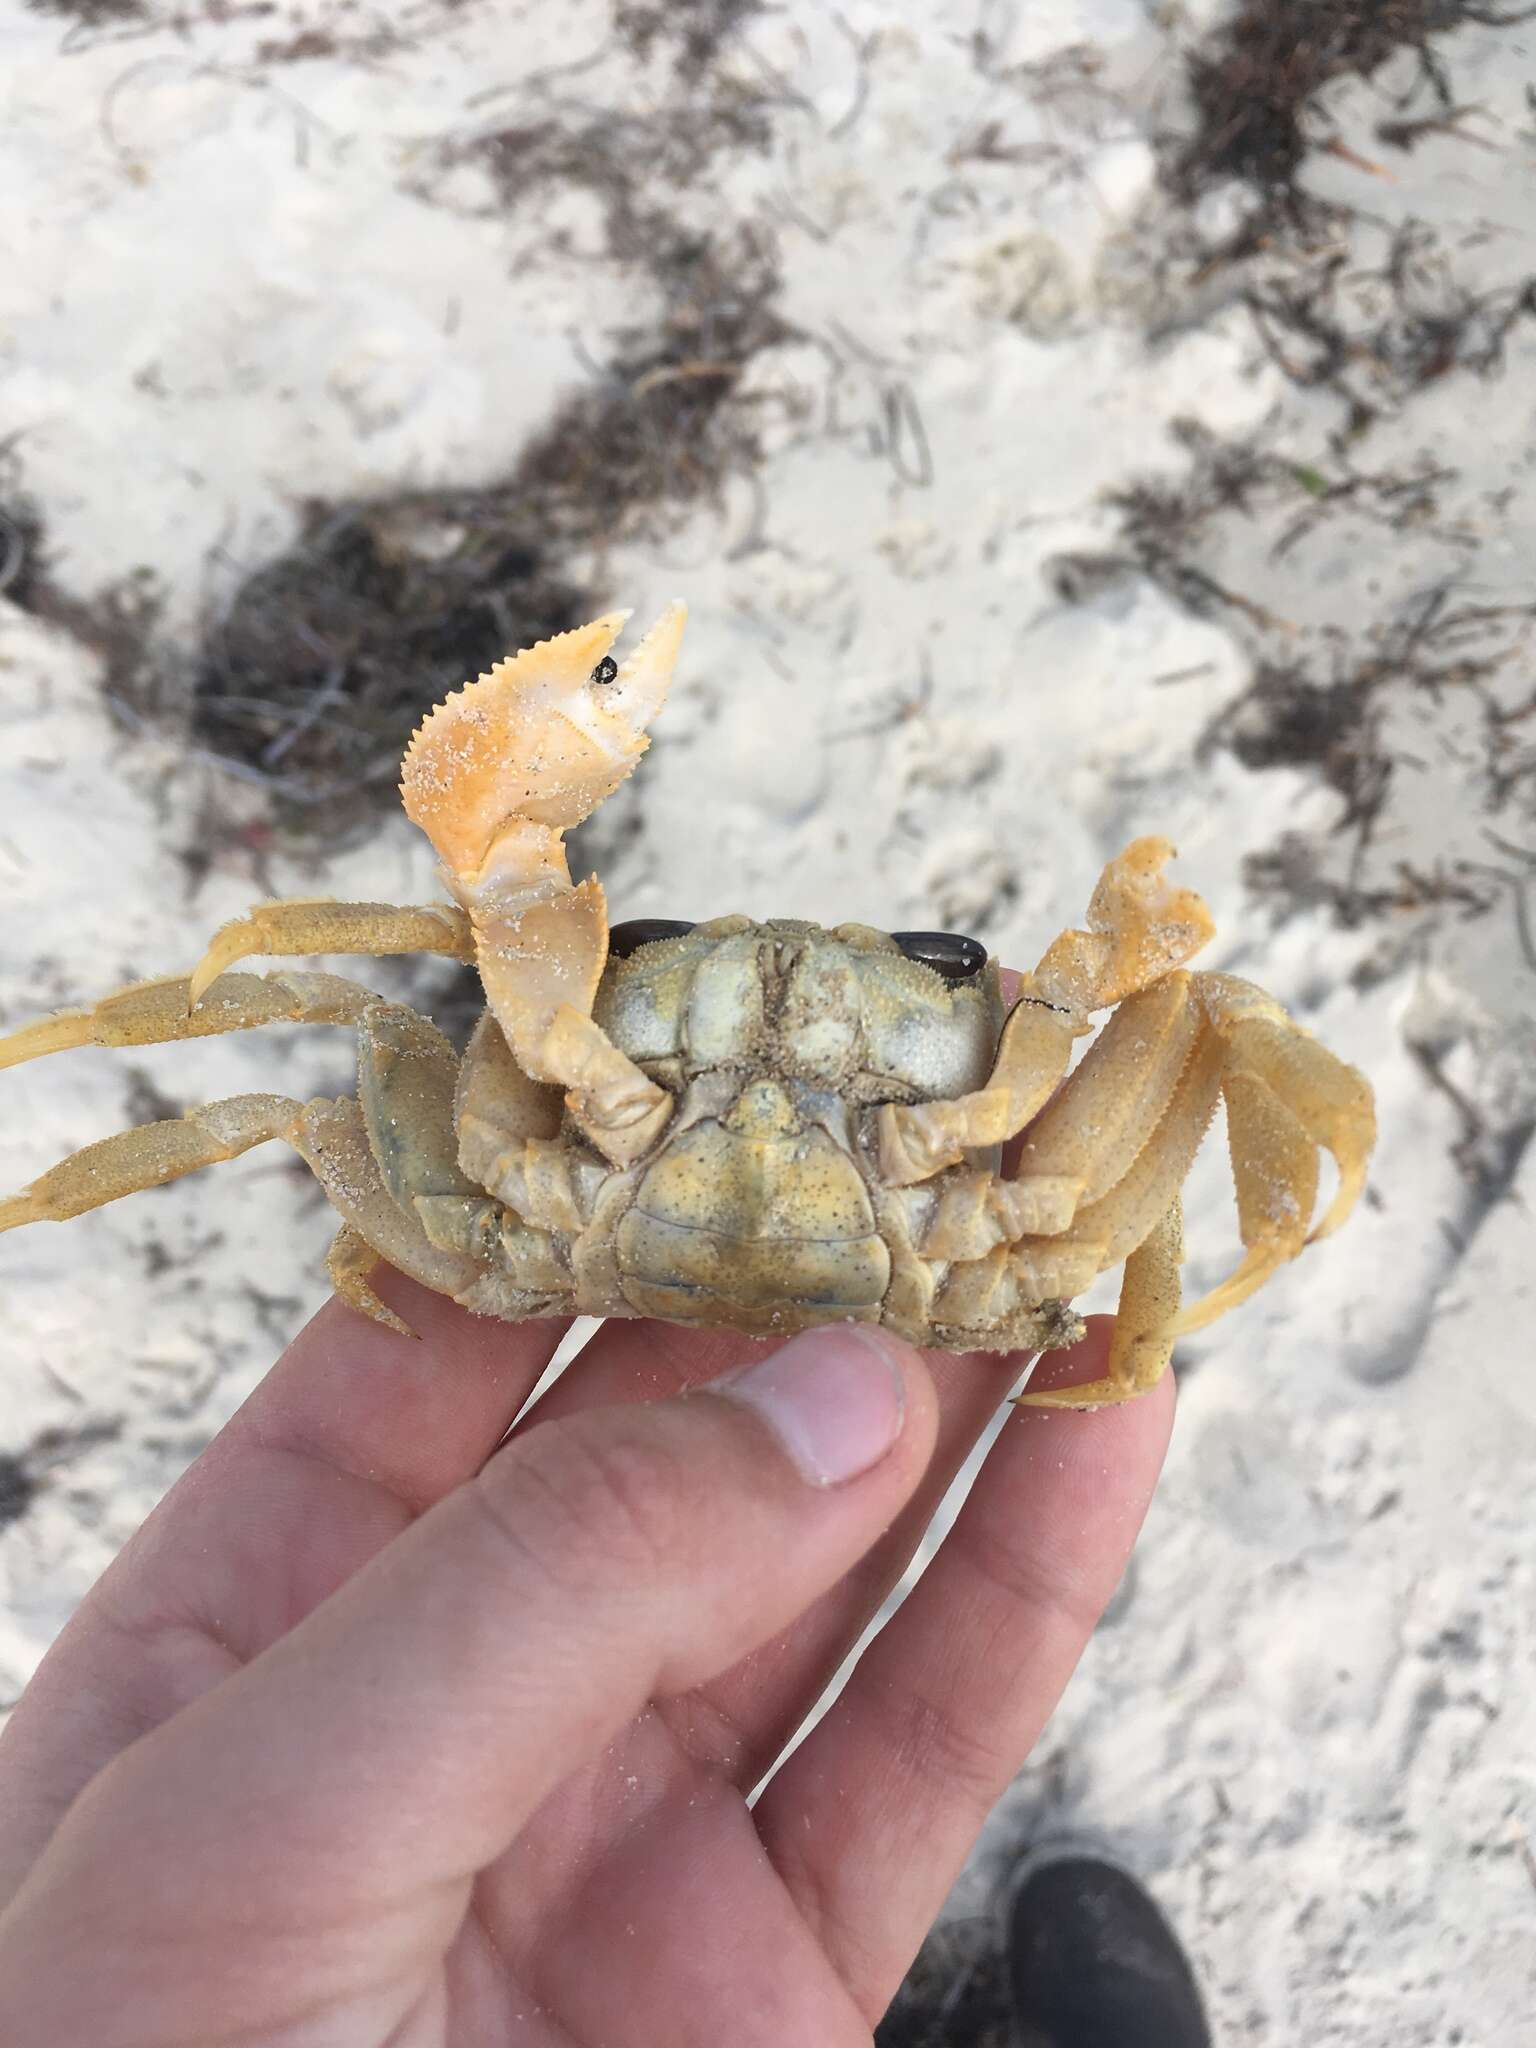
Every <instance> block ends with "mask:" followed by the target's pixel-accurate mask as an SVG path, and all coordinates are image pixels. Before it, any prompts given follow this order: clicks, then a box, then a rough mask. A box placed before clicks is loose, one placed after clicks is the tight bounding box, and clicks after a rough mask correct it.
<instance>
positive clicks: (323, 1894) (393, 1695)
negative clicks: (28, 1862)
mask: <svg viewBox="0 0 1536 2048" xmlns="http://www.w3.org/2000/svg"><path fill="white" fill-rule="evenodd" d="M934 1429H935V1400H934V1394H933V1389H932V1385H931V1382H930V1381H929V1378H928V1375H927V1372H926V1370H925V1368H924V1366H923V1363H922V1361H921V1359H920V1358H919V1356H918V1354H917V1353H916V1352H915V1351H912V1350H911V1349H910V1348H909V1347H907V1346H906V1345H904V1344H901V1343H899V1342H897V1341H896V1340H894V1339H892V1338H890V1337H888V1336H886V1335H885V1334H884V1333H883V1332H879V1331H876V1330H873V1329H870V1328H868V1327H865V1326H860V1325H851V1324H839V1325H829V1326H827V1327H825V1328H821V1329H817V1330H812V1331H808V1332H806V1333H805V1334H803V1335H801V1336H799V1337H796V1338H795V1339H794V1340H793V1341H792V1342H790V1343H788V1344H786V1345H785V1346H783V1347H782V1348H781V1349H780V1350H778V1351H776V1352H774V1353H772V1354H771V1355H770V1356H768V1357H767V1358H765V1359H763V1360H761V1361H760V1362H758V1363H756V1364H754V1365H753V1366H751V1367H750V1368H749V1369H748V1370H747V1371H746V1372H745V1373H742V1374H738V1375H736V1376H734V1377H732V1378H731V1379H729V1380H727V1381H724V1382H720V1383H717V1384H716V1385H715V1386H714V1387H713V1388H710V1389H705V1390H703V1391H699V1392H694V1393H689V1394H685V1395H682V1396H680V1397H677V1398H675V1399H672V1400H668V1401H658V1402H651V1403H640V1404H626V1405H622V1406H615V1407H609V1408H599V1409H588V1410H585V1411H583V1412H582V1413H580V1414H576V1415H572V1416H569V1417H566V1418H563V1419H561V1420H558V1421H553V1422H548V1423H545V1424H542V1425H539V1426H536V1427H534V1428H532V1429H530V1430H528V1431H527V1432H526V1433H524V1434H523V1435H522V1436H520V1437H518V1438H516V1439H514V1441H513V1442H512V1443H510V1444H509V1445H508V1446H507V1447H506V1448H504V1449H503V1450H502V1451H501V1452H500V1453H498V1455H497V1456H496V1457H495V1458H493V1459H492V1460H491V1462H490V1464H489V1465H488V1466H487V1467H486V1468H485V1469H484V1471H483V1472H482V1473H481V1474H480V1475H479V1476H478V1477H477V1478H476V1479H475V1480H473V1481H471V1482H470V1483H469V1484H467V1485H465V1486H463V1487H461V1488H459V1489H458V1491H457V1492H455V1493H453V1494H450V1495H449V1496H448V1497H447V1498H446V1499H444V1500H443V1501H441V1502H440V1503H439V1504H438V1505H437V1506H436V1507H434V1508H433V1509H431V1510H430V1511H429V1512H428V1513H427V1514H425V1515H424V1516H423V1517H422V1518H421V1519H420V1520H419V1521H418V1522H416V1523H415V1524H414V1525H413V1526H412V1527H411V1528H410V1529H409V1530H408V1531H407V1532H406V1533H405V1534H404V1535H402V1536H401V1537H399V1538H398V1539H397V1540H396V1541H395V1542H394V1543H392V1544H391V1545H390V1546H389V1547H388V1548H387V1549H386V1550H384V1551H383V1552H381V1553H380V1554H379V1555H378V1556H377V1557H376V1558H375V1559H374V1560H373V1561H372V1562H371V1563H370V1564H369V1565H367V1566H366V1567H364V1569H363V1570H362V1571H360V1572H359V1573H358V1574H357V1575H356V1576H355V1577H354V1578H353V1579H351V1580H349V1581H348V1583H347V1584H346V1585H345V1586H344V1587H342V1588H341V1589H340V1590H339V1591H338V1592H337V1593H335V1594H334V1595H333V1596H332V1597H331V1598H330V1599H329V1600H328V1601H326V1602H325V1603H324V1604H323V1605H322V1606H321V1607H319V1608H317V1609H316V1610H315V1611H314V1612H313V1613H312V1614H311V1615H310V1616H309V1617H308V1618H307V1619H306V1620H305V1621H304V1622H303V1623H301V1625H300V1626H299V1627H298V1628H296V1629H295V1630H293V1631H292V1633H291V1634H289V1635H288V1636H286V1637H284V1638H283V1639H282V1640H281V1641H280V1642H279V1643H277V1644H275V1645H274V1646H273V1647H272V1649H270V1650H269V1651H267V1652H266V1653H265V1654H264V1655H262V1656H261V1657H259V1658H258V1659H256V1661H255V1662H254V1663H252V1664H250V1665H248V1666H247V1667H246V1668H245V1669H244V1670H243V1671H241V1672H239V1673H238V1674H236V1675H235V1676H233V1677H232V1678H230V1679H227V1680H226V1681H225V1682H224V1683H223V1684H221V1685H220V1686H218V1687H216V1688H215V1689H214V1690H213V1691H212V1692H209V1693H207V1694H204V1695H203V1696H202V1697H201V1698H200V1699H198V1700H197V1701H195V1702H194V1703H193V1704H192V1705H190V1706H189V1707H187V1708H185V1709H184V1710H183V1711H182V1712H181V1713H180V1714H178V1715H177V1716H175V1717H174V1718H173V1719H172V1720H170V1721H168V1722H166V1723H165V1724H164V1725H163V1726H162V1727H161V1728H159V1729H157V1730H156V1731H155V1732H154V1733H153V1734H151V1735H149V1736H147V1737H145V1738H144V1739H143V1740H142V1741H140V1742H139V1743H137V1744H135V1745H134V1746H133V1747H132V1748H131V1749H129V1750H127V1751H125V1752H124V1753H123V1754H122V1755H121V1756H120V1757H119V1758H118V1759H117V1761H116V1762H115V1763H114V1764H112V1765H110V1766H109V1767H108V1768H107V1770H106V1771H104V1772H103V1773H102V1774H101V1776H100V1777H99V1778H98V1779H97V1780H96V1781H95V1782H94V1784H93V1785H92V1786H91V1787H90V1788H88V1790H87V1791H86V1792H85V1793H84V1794H83V1795H82V1797H81V1799H80V1800H79V1801H77V1803H76V1806H75V1808H74V1809H73V1810H72V1812H71V1814H70V1815H69V1816H68V1817H67V1818H66V1820H65V1821H64V1823H63V1825H62V1826H61V1828H60V1829H59V1831H58V1834H57V1835H56V1836H55V1838H54V1841H53V1843H52V1844H51V1845H50V1848H49V1850H48V1851H47V1852H46V1853H45V1855H44V1857H43V1858H42V1860H41V1861H40V1863H39V1864H38V1866H37V1868H36V1869H35V1871H34V1873H33V1876H32V1879H31V1880H30V1882H29V1885H28V1887H25V1888H24V1891H23V1894H22V1895H21V1896H19V1897H18V1899H17V1900H16V1902H15V1905H16V1908H18V1909H23V1910H22V1917H23V1919H24V1918H25V1917H26V1915H25V1911H24V1906H23V1901H24V1898H25V1892H26V1890H29V1889H32V1888H33V1887H36V1886H39V1885H41V1888H42V1889H43V1890H44V1891H48V1890H51V1889H53V1884H52V1883H51V1882H50V1877H51V1878H52V1879H53V1880H55V1881H61V1880H62V1879H63V1876H64V1871H63V1869H61V1868H60V1860H61V1859H62V1860H63V1862H64V1864H65V1865H66V1866H67V1868H68V1871H69V1877H68V1884H69V1887H70V1893H71V1894H72V1896H73V1901H74V1906H75V1909H76V1912H77V1913H78V1911H79V1908H80V1907H81V1905H82V1903H83V1902H82V1900H81V1898H80V1894H79V1886H80V1885H81V1884H82V1883H83V1884H84V1885H85V1886H86V1888H87V1891H88V1892H99V1891H100V1888H101V1886H102V1884H103V1883H104V1882H107V1881H109V1880H108V1878H107V1874H108V1873H111V1872H113V1871H114V1870H115V1871H116V1872H118V1873H119V1876H118V1878H117V1879H116V1880H115V1881H114V1882H115V1888H116V1889H117V1890H118V1893H119V1896H118V1897H117V1898H116V1899H115V1900H113V1901H112V1902H111V1905H110V1907H108V1911H109V1912H110V1914H111V1917H112V1918H113V1919H114V1920H116V1919H118V1918H119V1917H120V1914H121V1913H124V1912H126V1913H128V1914H129V1915H130V1916H131V1915H132V1914H133V1913H134V1912H135V1910H136V1908H135V1906H134V1903H133V1900H134V1898H135V1897H139V1896H141V1893H140V1892H139V1891H138V1889H137V1888H138V1887H141V1886H142V1884H143V1874H144V1872H145V1871H146V1870H148V1871H152V1872H155V1873H156V1879H155V1883H156V1885H157V1886H159V1885H164V1884H170V1885H173V1886H174V1887H175V1888H176V1890H177V1892H178V1894H180V1893H182V1892H183V1890H184V1891H185V1894H186V1897H185V1899H181V1898H178V1906H177V1909H178V1910H184V1911H187V1912H189V1913H191V1914H192V1915H193V1916H194V1917H195V1918H202V1917H205V1915H206V1913H207V1912H208V1911H210V1910H212V1911H217V1907H216V1906H215V1905H214V1903H213V1902H214V1901H215V1900H216V1899H217V1897H218V1895H219V1894H220V1893H225V1895H226V1896H227V1890H226V1885H227V1886H230V1887H234V1888H235V1889H236V1891H237V1895H241V1896H244V1897H246V1898H247V1899H249V1898H250V1897H251V1896H252V1895H253V1893H260V1892H263V1891H265V1892H267V1893H268V1895H269V1896H270V1895H272V1894H273V1893H275V1894H276V1895H277V1896H279V1897H281V1898H282V1899H283V1900H284V1901H285V1902H287V1903H289V1904H292V1905H295V1906H297V1905H298V1903H299V1897H300V1896H301V1895H302V1894H304V1893H308V1892H309V1890H310V1887H311V1886H315V1887H317V1888H318V1891H317V1893H316V1894H314V1895H315V1896H318V1897H320V1898H323V1899H327V1900H328V1901H329V1902H330V1905H331V1909H332V1910H334V1908H335V1904H336V1902H337V1901H338V1900H340V1899H346V1900H348V1901H350V1902H352V1903H353V1904H356V1905H360V1906H361V1905H364V1904H366V1903H367V1902H369V1901H377V1902H379V1903H382V1902H383V1901H384V1900H386V1899H394V1900H398V1899H399V1898H400V1897H401V1894H402V1892H403V1891H406V1890H408V1891H409V1892H411V1893H416V1894H419V1893H420V1892H421V1891H423V1890H424V1889H426V1888H428V1887H433V1886H439V1885H441V1884H443V1883H444V1882H450V1883H451V1882H452V1880H454V1879H457V1878H463V1877H465V1876H467V1875H468V1874H469V1873H471V1872H472V1871H475V1870H477V1869H479V1868H481V1867H483V1866H484V1865H485V1864H486V1863H488V1862H490V1861H491V1860H492V1859H493V1858H494V1857H495V1856H496V1855H497V1854H499V1853H500V1851H501V1850H503V1849H504V1848H505V1847H506V1846H507V1844H508V1843H509V1842H510V1841H511V1839H512V1838H513V1836H514V1835H515V1834H516V1833H517V1832H518V1830H519V1828H520V1827H521V1826H522V1824H523V1823H524V1821H525V1820H526V1819H527V1818H528V1817H529V1815H530V1814H531V1813H532V1812H533V1811H534V1809H535V1808H536V1807H537V1806H538V1805H539V1803H540V1802H541V1800H542V1799H543V1798H544V1797H545V1796H546V1794H547V1793H549V1792H550V1791H551V1789H552V1788H553V1787H554V1786H555V1785H556V1784H558V1783H559V1781H560V1780H561V1779H562V1778H563V1777H565V1776H566V1775H568V1774H569V1773H570V1772H571V1771H572V1770H573V1769H574V1768H575V1767H576V1766H577V1765H578V1764H580V1763H582V1762H583V1761H585V1760H586V1758H587V1757H589V1756H590V1755H591V1754H592V1753H593V1752H594V1751H595V1750H596V1749H598V1748H599V1747H601V1746H602V1745H603V1744H605V1743H606V1742H608V1741H610V1740H611V1739H612V1738H613V1736H614V1735H615V1734H616V1733H617V1732H618V1730H619V1729H620V1728H621V1727H622V1726H623V1725H624V1724H625V1722H626V1721H628V1720H629V1719H630V1718H631V1717H632V1716H633V1715H634V1714H636V1713H637V1712H639V1711H640V1710H641V1708H642V1707H643V1706H644V1705H645V1704H646V1702H647V1701H648V1700H649V1699H651V1698H653V1697H657V1696H663V1695H666V1694H669V1693H673V1692H677V1691H681V1690H683V1689H685V1688H688V1687H690V1686H694V1685H698V1684H700V1683H701V1682H703V1681H704V1680H705V1679H707V1678H710V1677H712V1676H714V1675H715V1674H716V1673H718V1672H720V1671H723V1670H725V1669H727V1668H728V1667H729V1666H730V1665H732V1664H733V1663H735V1662H736V1661H737V1660H738V1659H739V1658H741V1657H742V1656H744V1655H745V1654H746V1653H747V1651H749V1650H750V1649H752V1648H754V1647H755V1646H756V1645H757V1644H759V1643H761V1642H763V1641H765V1640H766V1639H767V1638H768V1637H770V1636H771V1635H773V1634H775V1633H776V1632H777V1631H778V1630H780V1629H782V1628H784V1627H785V1626H786V1625H787V1624H788V1623H789V1622H790V1621H792V1620H793V1619H794V1617H795V1616H796V1615H797V1614H799V1613H800V1612H801V1611H802V1610H803V1609H804V1608H806V1607H807V1606H809V1605H810V1603H811V1602H812V1601H813V1600H815V1599H816V1598H817V1597H818V1596H819V1595H820V1594H822V1593H823V1592H825V1591H826V1590H827V1589H828V1588H830V1587H831V1586H832V1585H833V1584H834V1583H835V1582H836V1581H837V1580H838V1579H839V1578H840V1577H841V1576H842V1574H843V1573H844V1572H845V1571H847V1570H848V1569H849V1568H850V1567H851V1566H852V1565H853V1564H854V1563H855V1562H856V1561H857V1560H858V1559H859V1557H860V1556H861V1555H862V1554H863V1553H864V1552H865V1551H866V1550H867V1549H868V1548H869V1547H870V1545H871V1544H873V1543H874V1541H875V1540H876V1538H877V1537H878V1536H879V1535H880V1534H881V1532H882V1531H883V1530H884V1529H885V1528H886V1527H887V1526H888V1525H889V1524H890V1522H891V1521H892V1519H893V1518H894V1517H895V1516H896V1514H897V1513H898V1512H899V1511H900V1509H901V1508H902V1507H903V1506H904V1505H905V1503H906V1502H907V1500H908V1499H909V1498H910V1497H911V1495H912V1493H913V1491H914V1489H915V1488H916V1485H917V1483H918V1480H919V1478H920V1477H921V1475H922V1472H923V1469H924V1467H925V1466H926V1464H927V1462H928V1458H929V1456H930V1453H931V1451H932V1447H933V1440H934ZM124 1872H135V1873H137V1875H136V1876H135V1877H134V1878H133V1880H132V1882H131V1883H129V1882H125V1881H124V1879H123V1877H122V1875H121V1873H124ZM92 1873H95V1876H94V1878H93V1876H92ZM124 1894H131V1895H132V1896H127V1897H125V1896H123V1895H124ZM93 1903H96V1904H98V1905H101V1906H107V1901H105V1900H95V1901H93ZM166 1903H167V1902H166V1901H165V1899H164V1898H163V1897H162V1898H161V1899H160V1900H159V1901H158V1910H157V1914H156V1917H159V1915H160V1914H161V1913H163V1911H164V1910H165V1906H166ZM146 1909H147V1908H146ZM75 1924H76V1926H77V1927H78V1925H79V1922H78V1919H77V1920H76V1922H75Z"/></svg>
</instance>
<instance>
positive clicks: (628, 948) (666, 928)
mask: <svg viewBox="0 0 1536 2048" xmlns="http://www.w3.org/2000/svg"><path fill="white" fill-rule="evenodd" d="M692 930H693V926H692V925H691V924H682V923H680V922H679V921H678V920H677V919H676V918H674V917H631V918H627V919H626V920H625V922H624V923H623V924H616V925H615V926H614V927H613V929H612V931H611V932H609V934H608V951H609V952H610V954H612V956H613V957H614V959H616V960H627V959H628V958H629V956H630V954H631V953H633V952H634V951H635V949H636V947H637V946H649V945H652V944H654V943H655V941H656V940H657V939H680V938H682V937H683V935H684V934H685V933H686V932H691V931H692Z"/></svg>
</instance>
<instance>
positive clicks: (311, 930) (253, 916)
mask: <svg viewBox="0 0 1536 2048" xmlns="http://www.w3.org/2000/svg"><path fill="white" fill-rule="evenodd" d="M308 953H366V954H368V955H370V956H371V957H373V958H375V959H377V958H378V957H379V956H381V955H383V954H387V953H446V954H447V955H448V956H449V958H450V959H454V960H463V961H465V962H466V963H470V962H473V960H474V957H475V939H474V933H473V931H472V930H471V929H470V923H469V919H468V918H467V917H466V916H465V914H464V912H463V911H462V910H460V909H458V908H457V907H456V906H455V905H454V904H451V903H424V904H419V905H417V906H415V907H414V908H407V907H405V906H402V905H398V904H394V903H334V902H332V901H331V900H330V899H329V898H326V897H293V898H291V899H287V900H285V901H283V902H280V903H258V904H257V905H256V907H255V908H254V909H253V910H252V911H250V912H249V914H248V915H247V916H245V917H239V918H236V919H235V921H234V922H233V923H232V924H226V925H222V926H221V927H220V928H219V930H218V931H217V932H215V934H214V936H213V938H212V940H211V941H210V943H209V946H208V950H207V952H206V953H204V955H203V957H202V959H201V960H199V962H198V963H197V965H196V967H195V968H194V969H193V970H192V974H191V976H190V979H189V984H188V990H187V998H188V1002H189V1003H197V1002H200V1001H201V1000H202V997H203V994H204V992H205V991H206V990H207V988H208V986H209V984H210V982H212V981H214V980H215V979H216V978H217V977H218V976H219V975H221V974H223V973H224V972H225V970H226V969H227V968H230V967H233V966H234V964H235V962H236V961H237V960H247V959H249V958H250V957H251V956H252V955H253V954H263V955H265V956H267V957H268V958H272V957H285V958H289V959H297V958H298V957H300V956H301V955H303V954H308Z"/></svg>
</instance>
